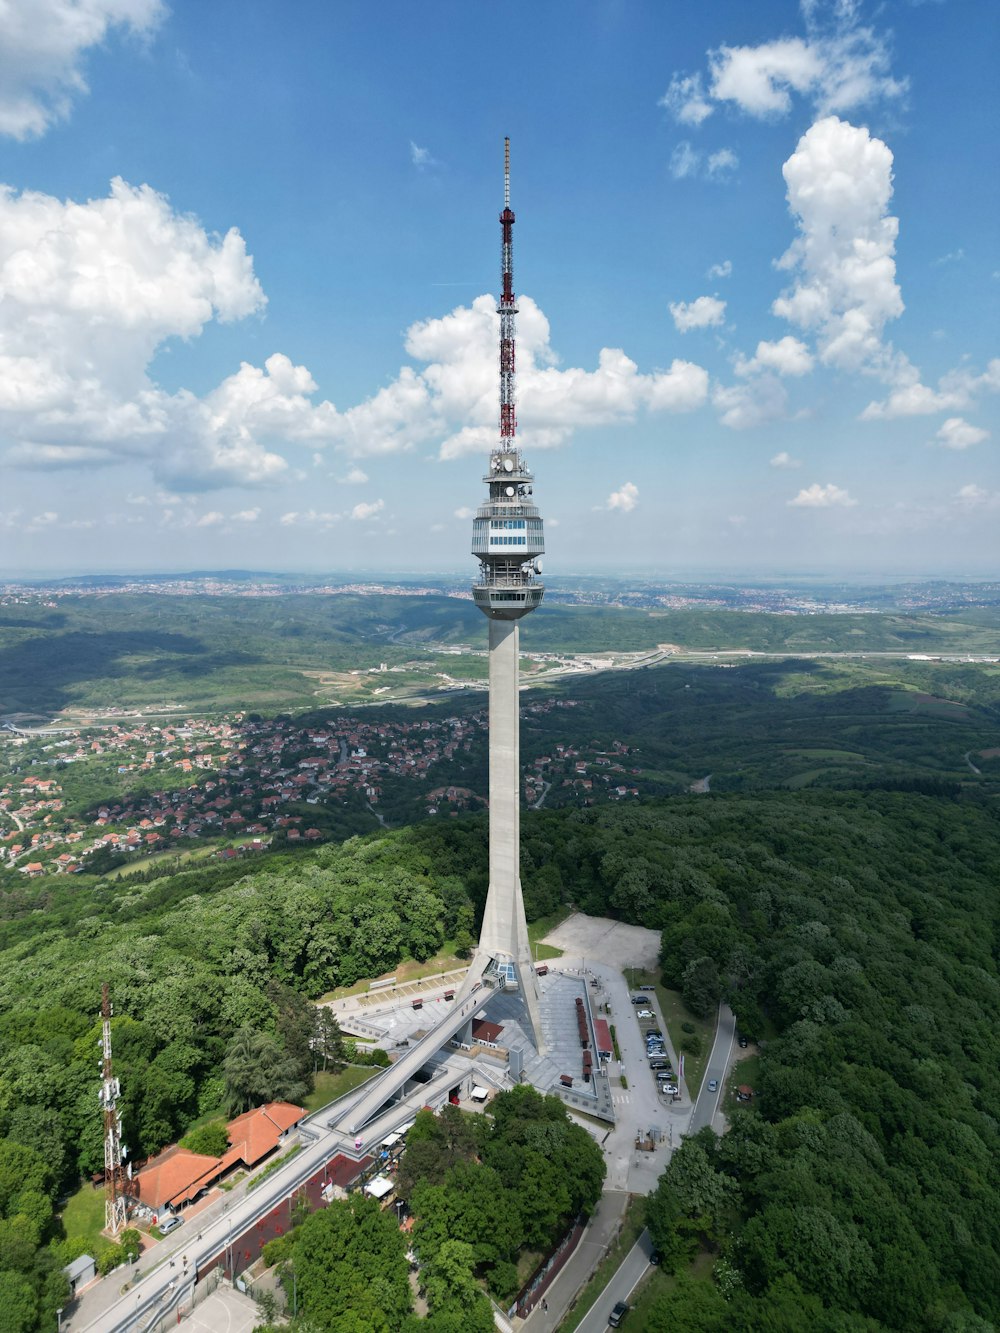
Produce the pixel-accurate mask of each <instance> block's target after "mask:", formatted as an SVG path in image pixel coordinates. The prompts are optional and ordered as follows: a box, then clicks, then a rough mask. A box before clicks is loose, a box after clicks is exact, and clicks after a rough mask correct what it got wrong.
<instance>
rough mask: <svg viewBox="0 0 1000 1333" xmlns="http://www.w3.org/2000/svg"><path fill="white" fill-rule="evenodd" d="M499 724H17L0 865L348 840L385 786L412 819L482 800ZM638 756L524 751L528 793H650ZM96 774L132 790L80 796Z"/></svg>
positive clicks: (63, 864) (5, 789) (98, 862)
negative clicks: (404, 794)
mask: <svg viewBox="0 0 1000 1333" xmlns="http://www.w3.org/2000/svg"><path fill="white" fill-rule="evenodd" d="M574 706H575V704H574V702H573V701H572V700H555V699H549V700H544V699H543V700H540V701H538V702H534V703H531V704H528V705H526V706H525V707H524V708H523V710H522V711H523V714H524V716H525V718H526V719H530V718H531V717H532V716H536V717H537V716H540V715H542V714H547V713H551V712H552V711H553V710H556V709H569V708H573V707H574ZM487 720H488V714H487V710H486V708H485V707H483V708H481V709H479V710H477V711H475V712H472V713H470V714H467V715H465V716H452V717H441V716H440V715H435V717H434V718H433V719H427V718H419V717H418V716H416V715H415V716H414V717H413V718H412V720H405V721H401V720H391V719H389V718H387V717H382V716H374V715H373V716H372V717H370V718H367V717H366V718H361V717H358V716H357V715H354V716H350V715H340V716H334V717H330V718H329V719H327V720H325V721H324V722H323V724H322V725H317V726H312V727H305V726H303V724H302V722H301V721H297V720H296V719H294V718H290V717H279V718H275V719H262V718H260V717H258V716H257V715H256V714H249V715H247V714H243V713H236V714H232V715H228V716H224V717H222V718H220V719H216V720H211V719H205V718H189V719H187V720H186V721H184V722H181V723H178V724H165V723H164V724H153V723H152V722H147V721H132V720H131V719H129V720H124V719H123V720H122V721H121V722H116V723H112V724H111V725H110V726H108V727H106V728H104V729H101V730H100V731H95V730H87V731H72V730H70V731H66V732H62V733H60V734H52V735H45V736H39V735H34V736H30V737H29V736H27V735H25V734H21V733H19V732H17V731H15V730H12V729H6V730H4V731H3V732H0V782H2V784H3V785H2V786H0V867H5V868H7V869H16V870H17V871H19V872H21V873H23V874H24V875H26V876H29V877H32V878H34V877H39V876H42V875H50V874H76V873H79V872H81V871H84V870H88V869H92V870H95V871H99V870H103V869H104V868H106V867H107V866H109V865H112V864H114V865H117V864H120V863H121V860H122V859H125V860H133V859H138V858H140V857H143V856H148V855H150V854H152V853H157V852H163V851H165V850H167V849H169V848H176V847H178V846H179V845H189V844H190V843H191V842H193V841H196V840H212V841H213V842H214V843H215V844H217V851H218V854H219V855H220V856H222V857H224V858H231V857H236V856H239V855H246V854H252V853H253V852H257V851H261V850H263V849H264V848H265V847H268V846H270V845H272V844H273V843H274V842H275V841H278V842H280V843H285V844H292V845H294V844H298V843H308V842H321V841H324V840H326V839H327V838H329V837H331V836H336V834H335V832H334V830H333V829H332V828H331V824H330V812H331V811H336V810H337V809H338V808H343V807H345V806H348V807H352V808H353V809H354V810H355V811H362V812H364V811H367V812H368V817H369V820H378V822H379V823H385V822H386V815H387V814H388V815H389V817H390V819H391V817H392V808H391V802H390V804H389V805H387V804H386V793H387V791H388V790H391V792H392V793H394V795H395V797H396V799H398V793H400V792H401V791H404V790H406V791H408V792H409V791H410V788H411V784H412V794H411V795H409V796H408V798H407V803H408V805H409V807H410V813H411V815H412V814H413V813H416V814H417V815H418V817H419V815H421V814H426V815H431V816H433V815H454V814H457V813H458V811H460V810H466V809H476V808H483V807H485V806H486V804H487V779H486V768H485V732H486V726H487ZM628 753H629V751H628V747H626V746H625V745H624V744H622V743H621V742H618V741H616V742H614V744H613V745H612V746H611V748H610V749H607V750H600V751H599V750H597V749H596V748H593V747H591V748H587V747H585V746H582V745H580V744H579V743H577V744H576V745H569V744H563V743H557V744H556V745H554V746H553V747H552V748H551V753H545V754H540V755H537V756H535V757H528V761H527V763H526V764H525V773H524V786H523V795H524V800H525V802H526V804H529V805H536V806H537V805H541V804H542V803H543V802H544V801H545V800H546V798H547V797H548V796H549V795H550V793H553V798H552V799H553V803H555V801H556V800H558V801H559V802H560V803H565V802H566V800H574V801H576V802H578V803H581V804H592V803H594V802H595V801H598V800H600V801H604V800H623V799H629V798H633V799H634V798H636V797H638V796H639V794H640V788H639V787H638V786H637V785H636V775H635V772H634V771H632V770H629V769H628V768H627V767H626V761H627V758H628ZM77 765H80V766H81V769H79V770H78V769H77V768H76V766H77ZM88 769H89V770H90V771H92V772H93V773H94V780H93V782H92V783H91V784H90V785H91V786H92V787H93V788H94V789H95V790H100V782H99V780H98V775H99V774H105V775H106V776H107V784H106V786H105V788H104V790H105V791H108V792H110V790H112V789H113V790H114V791H116V792H118V793H120V794H118V795H115V796H112V795H110V794H107V795H104V796H101V795H98V796H96V797H95V798H94V799H93V800H91V801H89V802H88V801H85V800H81V799H80V796H79V793H77V796H76V799H73V798H72V796H71V793H70V792H69V790H68V789H69V788H70V787H76V788H79V786H80V783H79V782H78V781H74V779H75V776H76V774H77V773H78V772H86V771H88ZM436 774H440V775H441V779H442V780H440V781H439V782H437V783H435V782H434V778H435V776H436ZM401 784H403V785H402V786H401ZM413 802H417V803H418V808H416V809H415V808H414V805H413ZM360 827H362V828H365V827H368V822H367V821H366V822H363V823H362V824H361V826H360ZM371 827H374V823H371ZM102 854H103V856H102ZM109 858H111V859H109Z"/></svg>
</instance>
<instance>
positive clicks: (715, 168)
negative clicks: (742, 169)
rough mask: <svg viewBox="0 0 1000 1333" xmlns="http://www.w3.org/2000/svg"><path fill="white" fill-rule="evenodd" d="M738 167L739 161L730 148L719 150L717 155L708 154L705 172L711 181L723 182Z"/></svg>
mask: <svg viewBox="0 0 1000 1333" xmlns="http://www.w3.org/2000/svg"><path fill="white" fill-rule="evenodd" d="M739 165H740V159H739V158H738V157H737V156H736V154H735V153H734V152H733V150H732V149H731V148H720V149H719V151H718V152H717V153H709V155H708V161H707V163H706V164H705V172H706V174H707V176H708V177H709V179H711V180H725V179H726V178H727V177H728V176H729V174H730V172H732V171H735V170H736V168H737V167H738V166H739Z"/></svg>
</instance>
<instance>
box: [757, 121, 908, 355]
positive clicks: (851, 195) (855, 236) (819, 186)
mask: <svg viewBox="0 0 1000 1333" xmlns="http://www.w3.org/2000/svg"><path fill="white" fill-rule="evenodd" d="M782 170H783V174H784V177H785V182H786V184H787V186H788V203H789V207H790V208H791V211H792V213H793V214H794V215H795V218H796V221H797V224H798V230H799V235H798V236H797V238H796V239H795V240H794V241H793V242H792V244H791V246H790V247H789V248H788V250H787V251H786V252H785V254H784V255H783V256H782V257H781V259H780V260H779V261H778V266H779V268H783V269H785V270H787V271H788V272H790V273H791V274H792V275H793V279H794V286H793V287H792V288H791V289H790V290H788V291H786V292H784V293H783V294H782V295H781V296H780V297H778V299H777V300H776V301H775V302H774V304H773V306H772V309H773V311H774V313H775V314H776V315H778V316H780V317H781V318H783V319H787V320H789V321H790V322H791V323H793V324H797V325H798V326H799V327H800V328H803V329H808V330H810V331H812V332H814V333H815V335H816V339H817V345H818V349H819V355H820V359H821V360H822V361H823V362H825V363H826V364H828V365H832V366H836V367H838V368H839V369H843V370H859V369H867V370H870V371H874V372H878V373H893V358H892V354H891V350H890V349H887V348H886V347H884V346H883V344H882V330H883V328H884V326H885V324H886V322H887V321H888V320H890V319H895V318H897V317H898V316H899V315H901V314H902V312H903V301H902V297H901V296H900V292H899V288H898V286H897V285H896V264H895V260H894V258H893V256H894V252H895V246H896V236H897V233H898V230H899V223H898V220H897V219H896V218H894V217H890V216H889V214H888V204H889V199H890V197H891V195H892V153H891V152H890V151H889V149H888V148H887V147H886V145H885V144H884V143H882V141H881V140H880V139H873V138H872V136H871V135H870V134H869V133H868V131H867V130H866V129H863V128H859V127H857V126H854V125H849V124H847V122H846V121H842V120H839V119H838V118H837V117H836V116H828V117H827V118H826V119H824V120H820V121H817V122H816V123H815V124H814V125H812V126H810V128H809V129H808V130H807V131H806V133H805V134H804V135H803V136H802V138H801V139H800V140H799V142H798V145H797V147H796V149H795V152H794V153H793V154H792V156H791V157H790V158H789V159H788V161H787V162H786V163H785V165H784V167H783V169H782Z"/></svg>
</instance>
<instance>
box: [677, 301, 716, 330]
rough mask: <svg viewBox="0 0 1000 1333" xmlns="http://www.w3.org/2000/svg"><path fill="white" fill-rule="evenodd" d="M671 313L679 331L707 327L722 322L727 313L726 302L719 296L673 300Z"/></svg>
mask: <svg viewBox="0 0 1000 1333" xmlns="http://www.w3.org/2000/svg"><path fill="white" fill-rule="evenodd" d="M670 313H671V315H672V316H673V319H674V325H675V327H676V329H677V331H678V333H687V332H688V330H689V329H707V328H711V327H713V326H715V325H718V324H721V323H722V321H723V319H724V318H725V315H726V303H725V301H720V300H719V298H718V297H717V296H699V297H697V299H696V300H694V301H676V302H675V301H671V302H670Z"/></svg>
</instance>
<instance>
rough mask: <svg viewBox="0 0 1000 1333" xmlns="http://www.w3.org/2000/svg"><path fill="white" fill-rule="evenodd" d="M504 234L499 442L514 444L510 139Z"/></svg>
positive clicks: (506, 150) (505, 173) (505, 154)
mask: <svg viewBox="0 0 1000 1333" xmlns="http://www.w3.org/2000/svg"><path fill="white" fill-rule="evenodd" d="M500 228H501V231H502V233H503V247H502V250H501V291H500V304H499V305H498V306H497V314H498V315H499V316H500V444H501V446H502V447H503V448H513V447H514V436H515V435H516V434H517V420H516V417H515V413H514V316H515V315H516V314H517V302H516V301H515V300H514V243H513V230H514V214H513V213H512V212H511V208H510V139H504V141H503V212H502V213H501V214H500Z"/></svg>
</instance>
